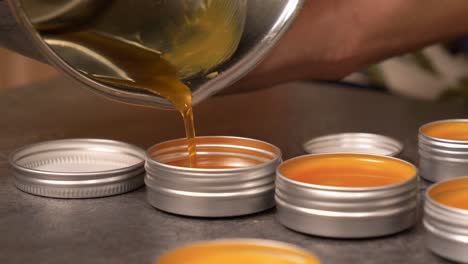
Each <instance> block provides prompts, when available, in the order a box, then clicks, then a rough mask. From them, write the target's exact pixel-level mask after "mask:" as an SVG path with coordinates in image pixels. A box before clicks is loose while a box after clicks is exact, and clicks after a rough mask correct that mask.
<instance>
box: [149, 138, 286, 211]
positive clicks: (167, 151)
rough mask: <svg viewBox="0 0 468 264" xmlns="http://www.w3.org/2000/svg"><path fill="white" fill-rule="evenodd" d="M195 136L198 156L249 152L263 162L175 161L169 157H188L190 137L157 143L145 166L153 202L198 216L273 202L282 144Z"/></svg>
mask: <svg viewBox="0 0 468 264" xmlns="http://www.w3.org/2000/svg"><path fill="white" fill-rule="evenodd" d="M196 140H197V155H199V156H203V155H209V154H221V155H227V156H244V157H249V158H251V159H256V160H260V161H261V162H262V163H261V164H259V165H255V166H248V167H242V168H234V169H203V168H188V167H178V166H172V165H167V164H165V163H164V160H165V159H167V158H175V157H182V156H187V151H186V149H187V145H186V140H185V139H176V140H171V141H167V142H163V143H160V144H156V145H154V146H153V147H151V148H150V149H149V150H148V152H147V162H146V166H145V167H146V172H147V174H146V177H145V183H146V185H147V196H148V201H149V203H150V204H152V205H153V206H154V207H156V208H158V209H160V210H163V211H166V212H170V213H175V214H180V215H187V216H198V217H224V216H236V215H245V214H251V213H255V212H259V211H262V210H265V209H268V208H271V207H273V206H274V180H275V170H276V167H277V166H278V165H279V164H280V163H281V152H280V150H279V149H278V148H277V147H275V146H273V145H271V144H268V143H266V142H262V141H258V140H254V139H248V138H238V137H224V136H210V137H198V138H197V139H196ZM246 151H247V152H246ZM242 152H245V153H242Z"/></svg>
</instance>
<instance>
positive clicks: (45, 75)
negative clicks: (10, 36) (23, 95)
mask: <svg viewBox="0 0 468 264" xmlns="http://www.w3.org/2000/svg"><path fill="white" fill-rule="evenodd" d="M58 75H59V72H58V71H57V70H55V69H54V68H53V67H51V66H49V65H47V64H43V63H40V62H37V61H35V60H32V59H29V58H26V57H23V56H21V55H19V54H17V53H14V52H11V51H9V50H6V49H3V48H0V93H2V92H3V91H5V90H9V89H13V88H17V87H21V86H24V85H27V84H30V83H33V82H38V81H46V80H48V79H51V78H54V77H56V76H58Z"/></svg>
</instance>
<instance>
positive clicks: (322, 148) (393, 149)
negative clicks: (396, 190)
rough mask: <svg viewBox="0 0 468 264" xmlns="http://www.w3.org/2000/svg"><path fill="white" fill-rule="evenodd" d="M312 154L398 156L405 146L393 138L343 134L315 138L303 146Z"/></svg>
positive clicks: (367, 134) (375, 135) (363, 134)
mask: <svg viewBox="0 0 468 264" xmlns="http://www.w3.org/2000/svg"><path fill="white" fill-rule="evenodd" d="M303 147H304V150H305V151H306V152H307V153H311V154H323V153H361V154H374V155H382V156H397V155H398V154H400V153H401V151H402V150H403V144H402V143H401V142H400V141H398V140H396V139H394V138H391V137H387V136H383V135H378V134H370V133H341V134H333V135H326V136H321V137H317V138H313V139H311V140H309V141H307V142H306V143H304V145H303Z"/></svg>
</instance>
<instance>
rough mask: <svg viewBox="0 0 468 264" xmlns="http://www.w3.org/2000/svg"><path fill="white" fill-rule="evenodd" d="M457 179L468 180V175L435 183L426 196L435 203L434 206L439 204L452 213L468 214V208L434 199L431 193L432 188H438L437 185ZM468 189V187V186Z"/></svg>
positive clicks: (431, 202)
mask: <svg viewBox="0 0 468 264" xmlns="http://www.w3.org/2000/svg"><path fill="white" fill-rule="evenodd" d="M457 180H467V181H468V176H464V177H457V178H452V179H448V180H444V181H440V182H438V183H435V184H433V185H432V186H431V187H429V188H427V190H426V192H425V195H424V196H425V197H426V199H427V201H428V202H429V203H430V204H431V205H434V206H437V207H439V208H442V209H444V210H447V211H448V212H452V213H456V214H463V215H467V216H468V210H467V209H461V208H457V207H453V206H448V205H445V204H443V203H440V202H438V201H436V200H434V199H432V197H431V195H430V194H429V193H430V192H431V191H432V189H434V188H436V187H438V186H440V185H443V184H445V183H448V182H451V181H457ZM467 189H468V187H467Z"/></svg>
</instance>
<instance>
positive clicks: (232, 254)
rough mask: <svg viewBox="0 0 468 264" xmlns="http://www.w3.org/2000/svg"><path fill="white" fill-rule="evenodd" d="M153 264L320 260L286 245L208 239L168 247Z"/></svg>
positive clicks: (269, 263)
mask: <svg viewBox="0 0 468 264" xmlns="http://www.w3.org/2000/svg"><path fill="white" fill-rule="evenodd" d="M156 264H319V261H318V260H317V258H315V257H314V256H312V255H309V254H307V253H306V252H303V251H300V250H296V249H293V248H289V247H281V246H276V245H264V244H256V243H242V242H208V243H203V244H196V245H193V246H188V247H183V248H180V249H176V250H174V251H171V252H169V253H167V254H166V255H164V256H162V257H161V258H160V259H159V260H158V261H157V262H156Z"/></svg>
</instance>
